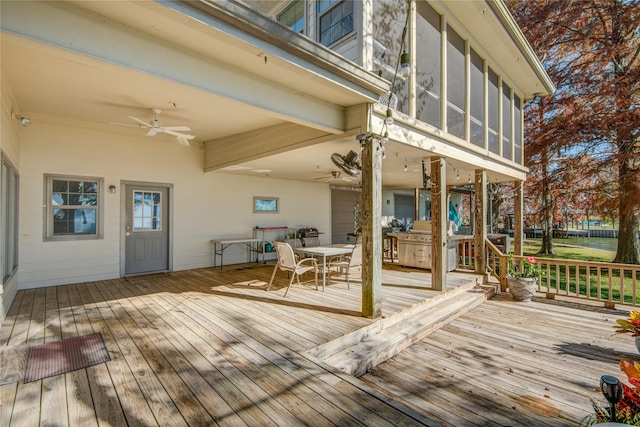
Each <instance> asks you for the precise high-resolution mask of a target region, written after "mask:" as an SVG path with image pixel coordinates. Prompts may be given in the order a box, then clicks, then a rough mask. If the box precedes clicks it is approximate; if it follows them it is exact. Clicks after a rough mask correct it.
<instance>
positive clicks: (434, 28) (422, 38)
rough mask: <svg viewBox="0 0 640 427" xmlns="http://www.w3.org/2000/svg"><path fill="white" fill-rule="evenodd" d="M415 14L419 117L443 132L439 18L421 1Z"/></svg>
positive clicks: (417, 107) (417, 111)
mask: <svg viewBox="0 0 640 427" xmlns="http://www.w3.org/2000/svg"><path fill="white" fill-rule="evenodd" d="M416 10H417V12H418V13H417V16H416V43H417V46H416V70H417V71H416V102H417V105H416V116H417V118H418V119H420V120H422V121H423V122H426V123H429V124H430V125H433V126H435V127H437V128H440V127H441V123H440V104H441V102H442V101H441V99H442V98H441V94H442V88H441V78H440V75H441V74H440V73H441V70H442V61H441V55H440V52H441V51H442V49H441V40H442V35H441V25H440V14H438V12H436V11H435V10H434V9H433V8H432V7H431V6H429V5H428V4H427V2H422V1H421V2H417V3H416Z"/></svg>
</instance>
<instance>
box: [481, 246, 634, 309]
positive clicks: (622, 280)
mask: <svg viewBox="0 0 640 427" xmlns="http://www.w3.org/2000/svg"><path fill="white" fill-rule="evenodd" d="M485 253H486V256H487V271H488V273H489V274H490V275H492V276H494V277H495V278H496V279H497V280H498V281H499V282H500V288H501V290H502V291H506V290H507V270H508V260H509V257H508V255H506V254H503V253H502V252H501V251H500V250H499V249H498V248H497V247H496V246H495V245H494V244H493V243H491V242H490V241H488V240H487V241H486V242H485ZM525 258H526V257H524V256H514V257H513V260H514V262H515V263H517V264H521V263H522V262H523V261H524V259H525ZM535 259H536V263H535V264H536V266H537V267H538V269H539V270H540V274H539V276H538V292H544V293H546V294H547V298H554V297H555V296H556V295H562V296H564V297H573V298H578V299H583V300H592V301H601V302H603V303H604V305H605V306H606V307H609V308H613V307H615V305H616V304H626V305H632V306H640V288H639V287H640V266H639V265H633V264H617V263H609V262H593V261H576V260H568V259H554V258H539V257H535Z"/></svg>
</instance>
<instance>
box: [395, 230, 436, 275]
mask: <svg viewBox="0 0 640 427" xmlns="http://www.w3.org/2000/svg"><path fill="white" fill-rule="evenodd" d="M396 237H397V238H398V262H399V263H400V265H405V266H408V267H418V268H431V233H427V232H419V231H415V230H414V231H412V232H410V233H397V234H396Z"/></svg>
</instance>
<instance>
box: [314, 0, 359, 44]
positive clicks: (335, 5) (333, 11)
mask: <svg viewBox="0 0 640 427" xmlns="http://www.w3.org/2000/svg"><path fill="white" fill-rule="evenodd" d="M318 16H319V17H320V22H319V34H318V36H319V40H320V43H321V44H323V45H325V46H331V45H332V44H333V43H335V42H337V41H338V40H340V39H341V38H343V37H344V36H346V35H347V34H351V33H352V32H353V1H352V0H320V1H318Z"/></svg>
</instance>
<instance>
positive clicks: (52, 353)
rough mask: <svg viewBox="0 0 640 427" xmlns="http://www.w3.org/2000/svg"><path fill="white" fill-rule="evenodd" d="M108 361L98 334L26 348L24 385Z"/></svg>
mask: <svg viewBox="0 0 640 427" xmlns="http://www.w3.org/2000/svg"><path fill="white" fill-rule="evenodd" d="M110 360H111V356H110V355H109V352H108V351H107V347H106V346H105V344H104V340H103V338H102V334H100V333H97V334H91V335H85V336H82V337H75V338H69V339H66V340H62V341H56V342H50V343H47V344H41V345H34V346H32V347H29V355H28V356H27V370H26V372H25V374H24V382H25V383H28V382H32V381H38V380H41V379H43V378H48V377H52V376H54V375H59V374H64V373H66V372H71V371H75V370H77V369H82V368H87V367H89V366H93V365H97V364H98V363H104V362H108V361H110Z"/></svg>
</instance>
